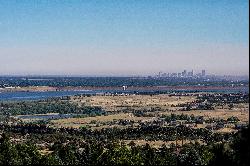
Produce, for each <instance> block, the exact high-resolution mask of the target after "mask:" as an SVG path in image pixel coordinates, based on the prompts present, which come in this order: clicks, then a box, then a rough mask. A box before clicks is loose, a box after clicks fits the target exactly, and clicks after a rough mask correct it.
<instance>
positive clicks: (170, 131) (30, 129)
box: [0, 124, 232, 144]
mask: <svg viewBox="0 0 250 166" xmlns="http://www.w3.org/2000/svg"><path fill="white" fill-rule="evenodd" d="M0 130H3V131H5V132H8V133H19V134H21V135H26V134H32V136H33V135H34V134H37V135H39V134H40V135H46V134H48V135H50V136H51V135H55V137H54V138H56V137H57V136H60V134H61V133H66V135H64V137H66V136H68V135H74V136H77V137H81V138H83V139H84V140H95V141H104V140H148V141H158V140H162V141H174V140H176V139H178V140H198V139H199V140H203V141H204V143H207V144H208V143H213V142H220V141H229V140H230V138H231V136H232V133H225V134H221V133H213V132H212V131H210V130H208V129H205V128H198V129H194V128H189V127H185V126H182V125H180V126H176V127H160V126H148V125H142V126H140V127H138V128H133V127H128V128H124V129H121V128H103V129H101V130H91V129H88V128H85V127H82V128H80V129H74V128H56V129H55V128H51V127H47V126H46V125H41V124H39V125H38V124H23V125H15V126H14V125H12V126H9V125H4V124H0ZM53 141H54V140H50V141H49V142H53Z"/></svg>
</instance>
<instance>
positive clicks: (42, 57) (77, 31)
mask: <svg viewBox="0 0 250 166" xmlns="http://www.w3.org/2000/svg"><path fill="white" fill-rule="evenodd" d="M248 3H249V2H248V0H97V1H94V0H65V1H64V0H58V1H56V0H48V1H46V0H27V1H24V0H17V1H13V0H0V74H74V75H141V74H142V75H143V74H153V73H157V72H159V71H164V72H173V71H181V70H183V69H187V70H191V69H194V71H195V72H198V71H200V70H201V69H206V70H207V71H208V73H213V74H237V75H249V72H248V68H249V67H248V66H249V62H248V61H249V46H248V44H249V38H248V36H249V30H248V29H249V21H248V20H249V14H248V13H249V7H248V6H249V4H248Z"/></svg>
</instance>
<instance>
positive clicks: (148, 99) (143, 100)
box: [71, 94, 195, 111]
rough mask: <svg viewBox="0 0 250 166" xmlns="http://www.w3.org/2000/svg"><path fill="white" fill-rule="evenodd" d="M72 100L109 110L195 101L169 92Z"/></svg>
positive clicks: (190, 97) (193, 98)
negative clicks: (170, 94) (168, 93)
mask: <svg viewBox="0 0 250 166" xmlns="http://www.w3.org/2000/svg"><path fill="white" fill-rule="evenodd" d="M71 101H72V102H77V103H80V104H84V105H88V106H101V107H102V108H104V109H106V110H107V111H115V110H119V109H121V108H122V107H123V108H124V107H135V108H136V107H140V108H146V107H162V108H170V107H171V105H172V104H173V105H177V104H181V103H186V102H192V101H195V97H193V96H183V97H177V96H171V97H170V96H169V95H167V94H163V95H153V96H150V95H128V96H91V97H81V98H76V97H72V98H71Z"/></svg>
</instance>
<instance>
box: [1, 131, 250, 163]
mask: <svg viewBox="0 0 250 166" xmlns="http://www.w3.org/2000/svg"><path fill="white" fill-rule="evenodd" d="M248 139H249V128H244V129H242V130H241V131H239V132H238V133H236V134H234V135H233V136H232V140H231V141H229V142H221V143H211V144H208V145H202V144H199V143H195V144H185V145H183V146H182V147H178V146H177V147H176V146H175V145H173V146H171V147H169V148H167V147H166V146H164V145H163V146H162V147H161V148H159V149H156V148H153V147H150V146H149V145H148V144H146V145H145V146H136V145H135V144H134V143H133V142H131V143H130V144H129V145H126V144H124V143H120V142H117V141H115V140H113V141H111V140H109V141H93V140H86V141H79V140H71V141H70V142H68V143H66V144H65V143H61V142H60V140H59V141H57V142H55V143H54V144H53V146H52V148H51V153H49V154H46V155H41V154H40V153H39V151H38V149H37V147H36V146H35V145H34V144H32V143H17V144H15V143H11V142H10V138H9V137H8V134H6V133H2V135H1V138H0V165H33V164H43V165H72V164H74V165H75V164H77V165H121V164H122V165H239V166H244V165H248V164H249V158H248V156H249V142H248Z"/></svg>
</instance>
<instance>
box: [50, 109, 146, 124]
mask: <svg viewBox="0 0 250 166" xmlns="http://www.w3.org/2000/svg"><path fill="white" fill-rule="evenodd" d="M119 119H127V120H133V121H135V122H137V121H139V120H145V119H151V118H150V117H135V116H134V115H133V114H131V113H120V114H114V115H108V116H96V117H86V118H68V119H58V120H52V121H51V123H52V124H53V126H55V127H73V128H79V127H80V126H83V125H86V124H90V123H91V121H97V122H110V121H113V120H119Z"/></svg>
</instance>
